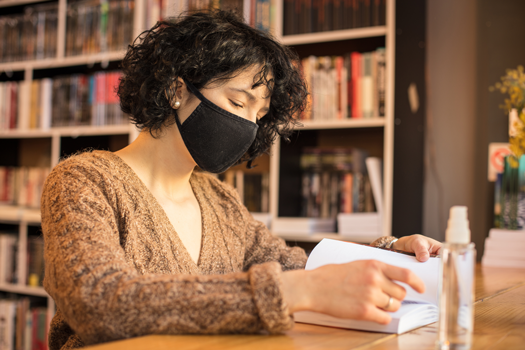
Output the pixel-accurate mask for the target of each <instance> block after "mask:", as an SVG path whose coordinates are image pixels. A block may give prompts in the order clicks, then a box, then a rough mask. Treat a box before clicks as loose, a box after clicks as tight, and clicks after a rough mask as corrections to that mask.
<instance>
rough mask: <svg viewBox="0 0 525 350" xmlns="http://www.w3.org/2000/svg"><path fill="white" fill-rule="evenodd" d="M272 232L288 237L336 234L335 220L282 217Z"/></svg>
mask: <svg viewBox="0 0 525 350" xmlns="http://www.w3.org/2000/svg"><path fill="white" fill-rule="evenodd" d="M272 231H273V232H275V233H277V234H286V235H295V234H296V235H304V234H313V233H327V232H335V219H330V218H328V219H323V218H288V217H281V218H276V219H275V220H274V221H273V223H272Z"/></svg>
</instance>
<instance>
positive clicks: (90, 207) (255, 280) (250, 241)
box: [42, 151, 390, 350]
mask: <svg viewBox="0 0 525 350" xmlns="http://www.w3.org/2000/svg"><path fill="white" fill-rule="evenodd" d="M190 183H191V186H192V188H193V191H194V193H195V196H196V198H197V200H198V202H199V205H200V209H201V214H202V247H201V253H200V257H199V261H198V264H195V262H194V261H193V260H192V259H191V257H190V255H189V253H188V251H187V250H186V249H185V247H184V245H183V243H182V242H181V240H180V238H179V237H178V236H177V233H176V232H175V230H174V228H173V226H172V225H171V223H170V221H169V219H168V217H167V216H166V213H165V212H164V210H163V209H162V207H161V206H160V204H159V203H158V202H157V201H156V199H155V197H154V196H153V195H152V193H151V192H150V191H149V190H148V189H147V187H146V186H145V185H144V183H142V181H141V180H140V179H139V178H138V177H137V176H136V174H135V173H134V172H133V170H132V169H131V168H130V167H129V166H128V165H127V164H126V163H124V161H122V160H121V158H119V157H118V156H116V155H114V154H113V153H110V152H101V151H95V152H88V153H83V154H80V155H77V156H73V157H71V158H69V159H67V160H64V161H62V162H61V163H60V164H59V165H58V166H57V167H56V168H55V169H54V170H53V171H52V173H51V174H50V175H49V177H48V179H47V180H46V183H45V187H44V192H43V195H42V230H43V233H44V239H45V260H46V271H45V279H44V287H45V289H46V291H47V292H48V293H49V294H50V295H51V297H52V298H53V299H54V301H55V303H56V305H57V312H56V315H55V317H54V318H53V321H52V324H51V329H50V332H49V347H50V349H51V350H58V349H63V350H64V349H73V348H79V347H82V346H84V345H90V344H96V343H101V342H107V341H111V340H117V339H124V338H130V337H136V336H140V335H146V334H189V333H200V334H210V333H255V332H260V331H261V330H266V331H268V332H271V333H275V332H281V331H284V330H287V329H289V328H291V327H292V326H293V319H292V317H291V316H290V315H289V312H288V308H287V305H286V304H285V303H284V301H283V297H282V288H281V274H282V270H290V269H299V268H303V267H304V264H305V262H306V255H305V253H304V251H303V250H302V249H300V248H289V247H287V246H286V245H285V242H284V241H283V240H282V239H280V238H277V237H275V236H272V235H271V234H270V232H268V230H267V229H266V227H265V226H264V225H263V224H261V223H259V222H257V221H255V220H254V219H253V218H252V216H251V215H250V214H249V213H248V211H247V210H246V209H245V207H244V206H243V205H242V203H241V201H240V199H239V197H238V196H237V193H236V191H235V190H233V189H232V188H231V187H229V186H227V185H225V184H223V183H222V182H220V181H218V180H217V179H215V178H214V177H212V176H210V175H207V174H204V173H194V174H193V175H192V177H191V179H190ZM388 241H390V238H383V239H380V240H377V241H376V242H374V243H375V245H377V246H382V245H384V244H385V243H387V242H388Z"/></svg>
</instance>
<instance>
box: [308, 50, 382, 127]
mask: <svg viewBox="0 0 525 350" xmlns="http://www.w3.org/2000/svg"><path fill="white" fill-rule="evenodd" d="M385 54H386V52H385V49H383V48H380V49H377V50H376V51H372V52H365V53H360V52H352V53H349V54H346V55H344V56H333V57H330V56H324V57H316V56H309V57H306V58H304V59H302V60H301V67H302V71H303V74H304V78H305V80H306V82H307V85H308V89H309V93H310V95H309V97H308V106H309V107H308V108H307V109H306V110H305V111H304V112H303V113H302V115H301V116H300V119H302V120H332V119H339V120H344V119H348V118H357V119H359V118H377V117H384V116H385V96H386V80H385V79H386V56H385Z"/></svg>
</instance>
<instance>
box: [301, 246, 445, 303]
mask: <svg viewBox="0 0 525 350" xmlns="http://www.w3.org/2000/svg"><path fill="white" fill-rule="evenodd" d="M358 260H378V261H381V262H384V263H386V264H390V265H394V266H399V267H403V268H407V269H410V270H411V271H412V272H414V273H415V274H416V275H417V276H418V277H419V278H421V280H422V281H423V282H424V283H425V286H426V289H425V293H423V294H419V293H417V292H416V291H414V290H413V289H412V288H411V287H409V286H408V285H406V284H404V283H401V282H396V283H398V284H400V285H401V286H403V287H404V288H405V289H406V291H407V295H406V298H405V300H407V301H412V302H424V303H430V304H434V305H437V303H438V278H437V276H439V262H440V259H439V258H430V259H428V260H427V261H426V262H419V261H418V260H417V259H416V257H415V256H411V255H405V254H400V253H396V252H391V251H388V250H382V249H378V248H374V247H369V246H365V245H360V244H356V243H349V242H342V241H336V240H332V239H326V238H325V239H323V240H322V241H321V242H320V243H319V244H318V245H317V246H316V247H315V248H314V250H313V251H312V253H311V254H310V257H309V258H308V261H307V263H306V270H313V269H316V268H318V267H320V266H323V265H327V264H344V263H349V262H352V261H358Z"/></svg>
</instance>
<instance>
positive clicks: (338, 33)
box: [281, 26, 387, 45]
mask: <svg viewBox="0 0 525 350" xmlns="http://www.w3.org/2000/svg"><path fill="white" fill-rule="evenodd" d="M386 33H387V27H385V26H377V27H365V28H355V29H345V30H334V31H330V32H318V33H308V34H296V35H285V36H283V37H282V38H281V42H282V43H283V44H285V45H303V44H313V43H320V42H330V41H341V40H349V39H361V38H372V37H377V36H384V35H386Z"/></svg>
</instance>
